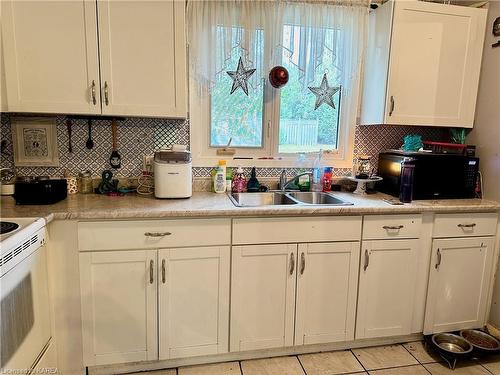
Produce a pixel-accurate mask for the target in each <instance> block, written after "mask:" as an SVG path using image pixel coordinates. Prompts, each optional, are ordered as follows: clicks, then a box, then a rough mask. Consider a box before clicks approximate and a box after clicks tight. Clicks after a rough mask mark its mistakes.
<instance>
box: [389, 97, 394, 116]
mask: <svg viewBox="0 0 500 375" xmlns="http://www.w3.org/2000/svg"><path fill="white" fill-rule="evenodd" d="M394 106H395V100H394V96H392V95H391V108H390V109H389V116H392V113H393V112H394Z"/></svg>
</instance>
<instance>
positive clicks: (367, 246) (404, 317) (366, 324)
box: [356, 239, 419, 339]
mask: <svg viewBox="0 0 500 375" xmlns="http://www.w3.org/2000/svg"><path fill="white" fill-rule="evenodd" d="M418 244H419V240H416V239H412V240H380V241H363V243H362V246H361V258H362V259H361V269H360V276H359V296H358V315H357V324H356V339H364V338H374V337H385V336H399V335H407V334H410V333H411V323H412V317H413V310H414V295H415V293H414V291H415V287H416V276H417V275H416V265H417V262H418V254H417V251H418Z"/></svg>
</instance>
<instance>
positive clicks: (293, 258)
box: [290, 253, 295, 275]
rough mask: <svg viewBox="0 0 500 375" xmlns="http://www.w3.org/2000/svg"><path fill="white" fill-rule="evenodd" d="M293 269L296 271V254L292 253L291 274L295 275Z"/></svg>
mask: <svg viewBox="0 0 500 375" xmlns="http://www.w3.org/2000/svg"><path fill="white" fill-rule="evenodd" d="M293 271H295V255H294V254H293V253H290V275H293Z"/></svg>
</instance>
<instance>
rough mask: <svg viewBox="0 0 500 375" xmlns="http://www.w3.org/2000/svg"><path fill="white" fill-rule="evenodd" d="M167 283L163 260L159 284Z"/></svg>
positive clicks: (163, 261)
mask: <svg viewBox="0 0 500 375" xmlns="http://www.w3.org/2000/svg"><path fill="white" fill-rule="evenodd" d="M166 281H167V277H166V270H165V259H163V260H162V261H161V282H162V283H163V284H165V282H166Z"/></svg>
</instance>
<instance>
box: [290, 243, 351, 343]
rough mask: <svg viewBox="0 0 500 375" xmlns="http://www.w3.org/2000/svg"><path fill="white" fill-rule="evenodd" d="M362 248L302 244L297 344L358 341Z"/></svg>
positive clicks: (331, 244) (342, 245)
mask: <svg viewBox="0 0 500 375" xmlns="http://www.w3.org/2000/svg"><path fill="white" fill-rule="evenodd" d="M359 246H360V243H359V242H357V241H356V242H332V243H316V244H312V243H311V244H299V252H298V262H297V306H296V318H295V345H307V344H322V343H328V342H336V341H349V340H354V323H355V322H354V321H355V319H354V318H355V315H356V297H357V290H358V265H359Z"/></svg>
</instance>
